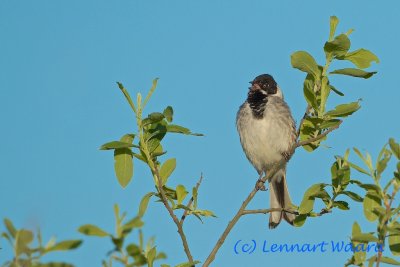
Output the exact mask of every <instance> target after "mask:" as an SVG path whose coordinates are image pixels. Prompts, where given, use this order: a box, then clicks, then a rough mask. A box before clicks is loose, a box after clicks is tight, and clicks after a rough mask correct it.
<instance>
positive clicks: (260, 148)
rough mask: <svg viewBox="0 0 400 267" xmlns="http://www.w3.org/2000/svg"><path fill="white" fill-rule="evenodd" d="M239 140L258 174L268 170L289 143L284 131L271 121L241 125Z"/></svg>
mask: <svg viewBox="0 0 400 267" xmlns="http://www.w3.org/2000/svg"><path fill="white" fill-rule="evenodd" d="M246 124H247V125H246ZM242 126H243V129H242V130H241V131H239V132H240V140H241V143H242V146H243V150H244V152H245V154H246V156H247V158H248V159H249V161H250V162H251V163H252V164H253V166H254V167H255V168H256V169H257V171H258V172H261V171H265V170H267V169H269V168H270V167H271V166H272V165H273V164H274V163H276V162H278V161H280V160H281V159H282V157H283V155H282V152H284V151H286V150H287V149H288V145H289V143H290V140H289V135H288V134H287V130H286V129H280V128H281V127H282V125H279V123H278V122H276V121H275V120H273V119H265V118H264V119H261V120H255V119H251V120H249V121H247V122H245V123H244V125H243V124H242Z"/></svg>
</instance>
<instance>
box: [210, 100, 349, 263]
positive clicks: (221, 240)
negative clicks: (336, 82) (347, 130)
mask: <svg viewBox="0 0 400 267" xmlns="http://www.w3.org/2000/svg"><path fill="white" fill-rule="evenodd" d="M309 109H310V106H307V109H306V112H305V116H304V117H303V119H302V120H301V122H300V125H299V129H301V127H302V124H303V122H304V119H305V117H306V114H308V112H309ZM340 124H341V122H340V123H339V124H338V125H336V126H335V127H332V128H330V129H329V130H327V131H325V132H324V133H322V134H320V135H318V136H316V137H315V138H311V139H308V140H305V141H301V142H300V141H298V142H297V143H295V144H294V146H293V147H292V148H291V149H290V150H289V153H288V155H289V156H288V157H287V158H290V157H291V156H292V155H293V153H294V151H295V150H296V148H298V147H300V146H304V145H308V144H311V143H313V142H315V141H318V140H320V139H322V138H323V137H325V136H326V135H327V134H328V133H330V132H332V131H333V130H335V129H337V128H339V125H340ZM298 131H299V130H298ZM285 164H286V159H285V158H282V159H281V160H280V161H279V162H278V163H276V164H275V165H274V166H273V168H271V169H270V170H269V171H268V174H267V175H265V176H264V177H263V178H262V179H261V180H259V181H257V183H256V186H255V187H254V189H253V190H252V191H251V192H250V194H249V195H248V196H247V198H246V199H245V200H244V201H243V203H242V205H241V206H240V208H239V210H238V211H237V212H236V214H235V216H234V217H233V219H232V220H231V221H230V222H229V223H228V225H227V226H226V228H225V230H224V232H223V233H222V235H221V236H220V238H219V239H218V241H217V243H216V244H215V246H214V248H213V249H212V251H211V253H210V254H209V255H208V257H207V259H206V260H205V262H204V264H203V267H207V266H209V265H210V264H211V263H212V262H213V261H214V259H215V256H216V254H217V252H218V250H219V249H220V248H221V246H222V244H223V243H224V242H225V239H226V237H227V236H228V235H229V233H230V231H231V230H232V228H233V227H234V226H235V224H236V223H237V222H238V221H239V219H240V217H241V216H242V215H244V212H245V209H246V207H247V205H248V204H249V203H250V201H251V200H252V199H253V198H254V196H255V195H256V193H257V192H258V190H259V188H260V187H259V186H257V184H258V183H259V182H262V183H265V182H266V181H267V180H269V179H270V178H271V177H272V176H273V175H274V174H275V173H276V172H277V171H278V170H279V169H281V168H282V167H283V166H284V165H285ZM324 213H327V212H324ZM322 214H323V213H322ZM322 214H321V215H322Z"/></svg>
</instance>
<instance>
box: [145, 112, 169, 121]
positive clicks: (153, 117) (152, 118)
mask: <svg viewBox="0 0 400 267" xmlns="http://www.w3.org/2000/svg"><path fill="white" fill-rule="evenodd" d="M147 118H148V119H149V120H150V121H151V122H152V123H155V122H159V121H161V120H163V119H164V118H165V117H164V114H162V113H160V112H153V113H150V114H149V116H148V117H147Z"/></svg>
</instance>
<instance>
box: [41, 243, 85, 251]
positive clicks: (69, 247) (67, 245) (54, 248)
mask: <svg viewBox="0 0 400 267" xmlns="http://www.w3.org/2000/svg"><path fill="white" fill-rule="evenodd" d="M81 244H82V240H66V241H62V242H59V243H57V244H55V245H54V246H52V247H50V248H48V249H46V251H47V252H49V251H63V250H72V249H76V248H78V247H79V246H80V245H81Z"/></svg>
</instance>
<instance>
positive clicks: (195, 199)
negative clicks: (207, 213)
mask: <svg viewBox="0 0 400 267" xmlns="http://www.w3.org/2000/svg"><path fill="white" fill-rule="evenodd" d="M197 196H198V189H197V187H193V189H192V198H193V208H194V209H197Z"/></svg>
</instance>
